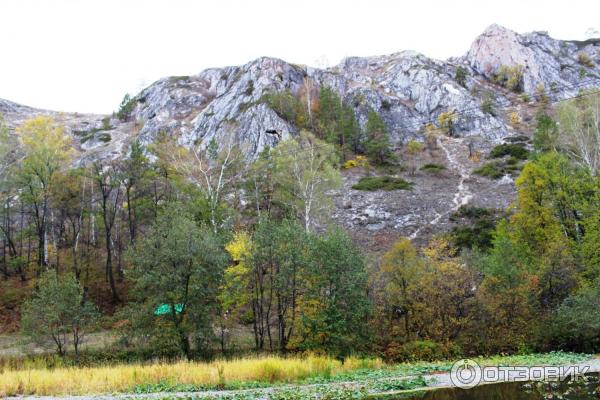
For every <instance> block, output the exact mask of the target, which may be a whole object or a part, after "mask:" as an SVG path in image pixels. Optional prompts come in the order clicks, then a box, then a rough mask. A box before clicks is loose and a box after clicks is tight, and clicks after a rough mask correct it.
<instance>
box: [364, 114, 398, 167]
mask: <svg viewBox="0 0 600 400" xmlns="http://www.w3.org/2000/svg"><path fill="white" fill-rule="evenodd" d="M365 130H366V133H367V140H366V143H365V148H366V152H367V155H368V156H369V158H371V160H372V161H373V162H374V163H376V164H380V165H381V164H385V163H386V162H388V161H390V158H391V155H392V151H391V145H390V135H389V133H388V130H387V127H386V126H385V122H384V121H383V119H382V118H381V116H380V115H379V114H378V113H377V112H375V111H373V110H370V111H369V115H368V119H367V125H366V127H365Z"/></svg>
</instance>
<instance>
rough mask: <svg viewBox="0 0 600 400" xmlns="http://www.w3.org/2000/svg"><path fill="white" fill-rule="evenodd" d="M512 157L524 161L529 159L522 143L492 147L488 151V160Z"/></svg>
mask: <svg viewBox="0 0 600 400" xmlns="http://www.w3.org/2000/svg"><path fill="white" fill-rule="evenodd" d="M506 156H510V157H514V158H516V159H518V160H526V159H527V157H529V150H527V149H526V148H525V145H524V144H523V143H503V144H500V145H498V146H496V147H494V148H493V149H492V150H491V151H490V158H502V157H506Z"/></svg>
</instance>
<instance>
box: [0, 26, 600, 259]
mask: <svg viewBox="0 0 600 400" xmlns="http://www.w3.org/2000/svg"><path fill="white" fill-rule="evenodd" d="M503 65H506V66H522V67H523V82H522V88H523V90H524V92H526V93H528V94H530V95H533V96H532V97H534V96H535V93H536V88H537V87H538V85H540V84H541V85H543V86H544V88H545V90H547V91H550V92H549V93H548V94H549V97H551V98H553V99H559V98H565V97H568V96H571V95H574V94H576V93H577V92H578V90H579V89H581V88H586V87H594V86H596V87H600V39H597V40H588V41H584V42H576V41H560V40H556V39H553V38H551V37H549V36H548V35H547V34H545V33H540V32H534V33H528V34H524V35H521V34H517V33H515V32H512V31H510V30H508V29H505V28H502V27H500V26H497V25H492V26H490V27H489V28H488V29H486V31H485V32H484V33H483V34H482V35H480V36H479V37H478V38H477V39H476V40H475V41H474V43H473V44H472V46H471V48H470V50H469V51H468V52H467V53H466V54H465V55H464V56H462V57H458V58H452V59H449V60H446V61H439V60H434V59H430V58H428V57H426V56H424V55H421V54H419V53H415V52H400V53H395V54H391V55H385V56H379V57H350V58H347V59H345V60H343V61H342V62H341V63H340V64H339V65H337V66H335V67H332V68H327V69H317V68H310V67H305V66H299V65H294V64H290V63H287V62H285V61H282V60H279V59H274V58H267V57H263V58H259V59H257V60H254V61H251V62H249V63H247V64H246V65H243V66H232V67H224V68H213V69H208V70H205V71H203V72H201V73H199V74H198V75H194V76H185V77H170V78H164V79H161V80H159V81H157V82H155V83H154V84H152V85H150V86H149V87H148V88H146V89H144V90H143V91H142V92H141V93H139V94H138V95H137V96H136V97H135V98H134V102H135V105H134V108H133V112H132V114H131V118H130V120H129V121H126V122H122V121H119V120H118V119H117V118H114V117H111V116H104V115H93V114H77V113H58V112H53V111H46V110H38V109H34V108H31V107H27V106H23V105H20V104H16V103H12V102H9V101H5V100H1V99H0V113H2V114H3V115H4V117H5V119H6V121H7V123H8V126H9V128H10V129H11V130H14V129H15V128H16V127H17V126H18V125H20V124H21V123H22V122H23V121H25V120H26V119H28V118H32V117H35V116H39V115H50V116H52V117H53V118H55V119H56V120H57V121H58V122H59V123H61V124H63V125H64V126H65V129H66V130H67V132H69V133H70V134H72V136H73V139H74V143H75V146H76V147H77V149H78V150H79V157H78V161H77V162H78V163H87V162H91V161H94V160H98V159H115V158H119V157H122V156H124V155H125V154H126V153H127V151H128V148H129V144H130V143H131V142H132V141H133V140H140V141H141V142H142V143H145V144H150V143H152V142H153V141H155V140H156V137H157V135H158V134H159V133H162V132H164V133H166V134H168V135H171V136H173V137H175V138H176V139H177V140H178V141H179V143H181V144H182V145H185V146H191V145H196V144H207V143H208V142H209V141H210V140H212V139H214V140H215V141H216V142H217V143H220V144H223V143H224V142H225V141H226V140H230V139H231V138H233V140H235V142H236V143H237V144H239V145H240V147H241V149H242V151H243V152H245V154H246V156H247V158H248V159H252V158H254V157H256V156H257V154H258V153H259V152H260V151H262V149H264V148H265V147H267V146H269V147H273V146H275V145H276V144H277V143H278V142H279V141H280V140H282V139H285V138H286V137H289V136H294V135H296V134H297V133H298V127H296V126H295V125H294V124H293V123H290V122H288V121H286V120H284V119H282V118H281V117H280V116H279V115H278V114H277V113H276V112H275V111H274V110H272V109H271V108H270V107H269V106H268V104H267V103H266V102H265V101H264V95H265V94H266V93H268V92H271V91H273V92H279V91H283V90H290V91H291V92H292V93H294V94H297V93H299V91H301V90H305V84H306V82H308V83H310V85H311V87H312V88H313V89H311V91H310V92H311V94H312V95H313V96H317V95H318V88H319V87H321V86H323V85H327V86H329V87H331V88H333V89H335V90H336V91H337V92H338V93H339V94H340V96H341V97H342V99H343V100H344V101H345V102H346V104H350V105H352V107H353V108H354V110H355V113H356V115H357V118H358V120H359V124H360V125H361V126H363V127H364V125H365V124H366V120H367V115H368V112H369V110H370V109H373V110H376V111H378V112H379V113H380V114H381V115H382V117H383V119H384V121H385V122H386V124H387V126H388V128H389V131H390V134H391V137H392V140H393V141H394V142H395V143H402V142H405V141H407V140H409V139H417V140H423V139H424V135H423V128H424V127H425V125H426V124H428V123H434V124H437V119H438V116H439V115H440V113H442V112H445V111H449V110H456V111H457V120H456V122H455V132H454V134H455V136H456V138H453V139H447V140H445V141H442V142H440V143H439V144H440V146H439V148H438V149H437V150H435V151H433V152H431V150H430V151H429V152H430V153H431V154H430V159H429V160H423V161H422V162H435V163H439V164H443V165H445V166H446V167H447V169H446V170H445V171H444V172H443V173H440V174H437V175H435V174H434V175H431V174H430V173H427V172H424V171H417V172H416V174H412V175H411V174H407V172H402V171H400V170H398V171H396V173H397V175H398V176H400V177H402V178H404V179H406V180H409V181H411V182H414V184H415V185H414V188H413V190H411V191H392V192H382V191H376V192H362V191H358V190H354V189H352V185H353V184H354V183H356V182H357V181H358V179H359V178H360V177H361V176H363V175H364V173H368V171H360V170H359V171H356V172H354V171H352V170H350V171H346V172H344V187H343V189H342V190H340V191H337V192H336V193H332V198H333V200H334V203H335V205H336V207H335V209H334V210H333V212H332V213H331V215H330V216H331V218H332V219H333V220H335V221H336V223H338V224H339V225H342V226H345V227H346V228H347V229H348V230H349V231H350V232H351V233H352V234H353V235H354V236H355V237H356V238H358V239H359V240H360V241H361V242H364V243H366V244H367V245H368V246H369V248H370V249H378V248H381V249H384V248H386V246H388V245H389V244H391V243H388V242H389V241H390V240H393V239H394V237H397V236H400V235H401V236H409V237H411V238H417V237H423V236H426V235H428V234H429V233H432V232H439V231H441V230H447V229H450V227H451V221H449V220H448V216H449V215H451V214H452V213H453V212H454V211H455V210H456V209H457V207H459V206H460V205H461V204H465V203H469V204H472V205H476V206H482V207H492V208H500V209H503V208H505V207H506V206H507V205H508V204H509V203H510V202H511V201H513V200H514V197H515V188H514V182H513V181H512V180H511V179H508V178H507V177H506V179H501V180H499V181H491V180H489V179H487V178H482V177H479V176H477V175H475V174H473V173H472V172H473V171H474V170H475V169H476V168H478V167H480V166H481V165H482V164H483V163H484V162H486V160H485V158H483V159H481V160H479V161H474V159H472V158H471V157H469V155H470V152H471V150H472V149H471V148H472V146H473V143H476V146H475V150H477V151H478V152H479V154H486V153H487V151H489V149H490V147H491V146H492V145H493V144H494V143H497V142H498V141H499V140H500V139H501V138H503V137H505V136H510V135H516V134H521V133H525V134H527V132H522V131H523V129H522V127H523V126H524V125H522V126H521V127H519V126H517V127H516V128H515V124H509V123H508V121H507V119H509V118H508V117H507V115H508V112H495V113H489V112H484V111H483V110H482V107H481V104H482V101H483V100H484V98H489V97H490V96H491V97H492V98H493V99H494V101H495V104H496V107H497V108H498V110H499V111H501V110H500V109H501V108H503V107H506V106H510V107H511V109H510V111H511V112H512V111H516V112H522V113H523V115H522V116H523V117H527V118H531V117H532V115H533V112H532V109H533V108H534V107H532V105H530V104H527V103H525V102H524V101H523V100H522V99H520V98H519V96H518V95H516V94H515V93H511V92H510V91H509V90H507V89H506V88H503V87H501V86H499V85H497V84H495V83H494V75H495V73H496V71H497V70H498V68H500V67H501V66H503ZM459 67H461V68H464V69H465V70H466V71H467V74H468V76H467V79H466V84H465V87H463V86H461V85H460V84H459V83H457V82H456V81H455V79H454V77H455V74H456V71H457V68H459ZM505 111H506V110H505ZM467 138H468V139H467Z"/></svg>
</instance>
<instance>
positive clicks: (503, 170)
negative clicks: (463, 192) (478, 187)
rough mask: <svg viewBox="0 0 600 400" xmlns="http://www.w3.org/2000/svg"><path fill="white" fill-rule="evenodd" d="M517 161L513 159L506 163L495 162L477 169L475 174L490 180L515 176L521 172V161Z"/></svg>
mask: <svg viewBox="0 0 600 400" xmlns="http://www.w3.org/2000/svg"><path fill="white" fill-rule="evenodd" d="M515 160H517V159H515V158H513V157H511V158H510V159H508V160H505V161H493V162H490V163H487V164H485V165H483V166H481V167H479V168H477V169H476V170H475V171H473V172H474V173H475V174H476V175H480V176H485V177H487V178H490V179H500V178H502V177H503V176H504V175H514V174H516V173H518V171H520V170H521V166H520V164H519V160H517V162H516V163H515Z"/></svg>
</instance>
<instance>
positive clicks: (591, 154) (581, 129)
mask: <svg viewBox="0 0 600 400" xmlns="http://www.w3.org/2000/svg"><path fill="white" fill-rule="evenodd" d="M558 117H559V124H558V125H559V131H560V135H559V146H560V148H561V149H562V150H563V151H564V152H565V153H566V154H567V155H568V156H569V158H571V159H572V160H573V161H574V162H575V163H577V164H578V165H579V166H581V167H584V168H586V169H588V170H589V171H590V172H591V173H592V175H594V176H596V175H597V174H598V169H599V168H600V94H598V93H587V94H583V95H582V96H581V97H579V98H577V99H573V100H570V101H568V102H566V103H563V104H561V105H560V107H559V108H558Z"/></svg>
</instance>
